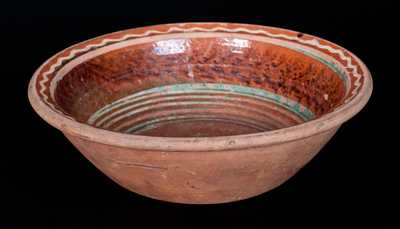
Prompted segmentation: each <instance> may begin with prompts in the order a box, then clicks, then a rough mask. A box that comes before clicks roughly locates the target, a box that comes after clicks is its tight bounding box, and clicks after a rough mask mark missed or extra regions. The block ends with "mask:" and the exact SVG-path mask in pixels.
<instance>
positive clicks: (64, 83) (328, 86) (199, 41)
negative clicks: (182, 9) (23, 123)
mask: <svg viewBox="0 0 400 229" xmlns="http://www.w3.org/2000/svg"><path fill="white" fill-rule="evenodd" d="M371 92H372V80H371V76H370V74H369V72H368V69H367V68H366V67H365V66H364V64H363V63H362V62H361V61H360V60H359V59H358V58H357V57H356V56H354V55H353V54H351V53H350V52H348V51H347V50H345V49H343V48H342V47H340V46H337V45H335V44H333V43H330V42H328V41H325V40H323V39H320V38H317V37H314V36H311V35H307V34H302V33H298V32H294V31H289V30H285V29H279V28H272V27H265V26H257V25H244V24H233V23H183V24H167V25H157V26H149V27H143V28H136V29H130V30H125V31H120V32H117V33H113V34H107V35H104V36H102V37H98V38H94V39H92V40H88V41H85V42H82V43H79V44H77V45H74V46H72V47H70V48H67V49H65V50H64V51H62V52H60V53H58V54H56V55H55V56H54V57H52V58H50V59H49V60H48V61H47V62H46V63H44V64H43V65H42V66H41V67H40V68H39V69H38V70H37V71H36V73H35V75H34V76H33V78H32V80H31V83H30V85H29V91H28V93H29V99H30V102H31V104H32V106H33V107H34V109H35V110H36V111H37V113H38V114H39V115H40V116H41V117H43V118H44V119H45V120H46V121H47V122H49V123H50V124H51V125H53V126H55V127H56V128H58V129H59V130H61V131H62V132H63V133H64V135H65V136H66V137H67V138H68V139H69V140H70V141H71V142H72V143H73V144H74V145H75V146H76V147H77V149H78V150H79V151H80V152H81V153H82V154H83V155H84V156H85V157H86V158H87V159H88V160H89V161H91V162H92V163H93V164H94V165H95V166H96V167H97V168H98V169H99V170H101V171H102V172H103V173H104V174H106V175H107V176H108V177H110V178H111V179H112V180H114V181H115V182H117V183H118V184H120V185H121V186H123V187H125V188H127V189H128V190H131V191H133V192H136V193H139V194H142V195H145V196H149V197H152V198H156V199H160V200H166V201H172V202H179V203H222V202H230V201H237V200H241V199H246V198H249V197H252V196H255V195H259V194H261V193H263V192H266V191H268V190H271V189H272V188H274V187H276V186H278V185H280V184H282V183H283V182H285V181H286V180H287V179H289V178H290V177H291V176H293V175H294V174H295V173H296V172H297V171H298V170H299V169H300V168H301V167H303V166H304V165H305V164H306V163H307V162H308V161H309V160H310V159H311V158H312V157H313V156H314V155H315V154H317V153H318V151H319V150H320V149H321V148H322V147H323V146H324V145H325V144H326V142H328V141H329V139H330V138H331V137H332V136H333V135H334V134H335V132H336V131H337V129H338V128H339V127H340V126H341V125H342V123H344V122H345V121H347V120H349V119H350V118H351V117H353V116H354V115H355V114H356V113H357V112H359V111H360V110H361V109H362V107H363V106H364V105H365V104H366V103H367V101H368V99H369V97H370V95H371ZM43 144H45V142H43Z"/></svg>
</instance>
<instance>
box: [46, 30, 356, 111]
mask: <svg viewBox="0 0 400 229" xmlns="http://www.w3.org/2000/svg"><path fill="white" fill-rule="evenodd" d="M217 31H222V32H244V33H249V34H256V35H260V34H262V35H266V36H269V37H273V38H284V39H287V40H295V41H298V42H300V43H302V44H308V45H312V46H315V47H318V48H320V49H323V50H327V51H329V52H330V53H333V54H337V55H338V56H339V57H340V58H341V59H342V60H343V61H345V62H346V66H345V67H346V68H348V69H351V72H352V74H353V76H354V77H355V78H356V80H355V82H354V86H355V88H354V89H353V91H351V92H350V93H351V94H350V97H349V98H347V99H346V100H345V103H347V102H348V101H349V100H351V99H352V98H353V97H354V96H355V95H356V93H357V91H358V89H359V87H360V86H361V82H360V80H361V77H362V75H361V74H359V73H358V69H357V66H355V65H353V64H352V61H351V58H350V57H349V56H346V55H345V53H344V52H343V51H342V50H340V49H335V48H332V47H331V46H329V45H323V44H320V43H319V41H318V40H317V39H315V38H313V39H310V40H304V39H300V38H299V37H297V36H289V35H286V34H274V33H270V32H268V31H265V30H262V29H257V30H249V29H246V28H235V29H228V28H224V27H214V28H210V29H207V28H201V27H192V28H186V29H185V28H179V27H170V28H169V29H167V30H166V31H159V30H147V31H146V32H144V33H140V34H126V35H124V36H122V37H121V38H115V39H112V38H106V39H103V40H102V41H100V43H98V44H89V45H87V46H86V47H84V48H81V49H73V50H71V51H70V52H69V54H68V55H67V56H63V57H59V58H58V59H57V61H56V63H54V64H53V65H51V66H50V68H49V70H47V71H46V72H44V73H43V78H42V80H40V81H39V86H40V90H39V93H40V95H42V98H43V100H44V102H45V103H46V104H47V105H49V106H50V107H51V108H52V109H53V110H55V111H56V112H58V113H61V114H63V113H62V112H61V111H59V110H58V109H57V108H56V107H55V106H54V105H53V104H52V103H50V102H49V101H48V100H49V97H48V96H47V95H46V94H45V93H44V92H45V91H46V86H45V84H46V83H47V82H48V81H49V80H50V79H49V76H50V74H52V73H53V72H54V71H55V70H56V69H57V68H58V67H60V66H61V65H62V63H63V61H66V60H71V59H73V58H74V57H76V55H77V54H78V53H82V52H87V51H89V50H90V49H92V48H97V47H101V46H104V45H107V43H111V42H113V43H114V42H120V41H124V40H127V39H131V38H138V37H145V36H149V35H157V34H167V33H171V32H217ZM53 99H54V98H53ZM63 115H66V114H63ZM67 116H68V115H67ZM68 117H70V116H68ZM70 118H71V117H70Z"/></svg>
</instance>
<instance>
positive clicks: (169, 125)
mask: <svg viewBox="0 0 400 229" xmlns="http://www.w3.org/2000/svg"><path fill="white" fill-rule="evenodd" d="M345 94H346V85H345V83H344V81H343V80H342V78H341V76H340V74H339V73H338V72H337V71H335V69H333V68H332V67H331V66H329V65H328V64H326V62H325V61H324V60H323V59H321V58H317V57H315V56H313V55H311V54H307V53H305V52H301V51H298V50H294V49H291V48H287V47H284V46H282V45H277V44H272V43H268V42H263V41H258V40H252V39H246V38H243V37H235V36H232V35H229V36H228V35H226V36H218V37H175V38H160V39H154V40H151V39H148V40H146V39H144V40H143V41H142V42H138V43H135V44H132V45H129V46H125V47H120V48H118V47H117V48H114V49H110V50H108V51H106V52H104V53H101V54H99V55H96V56H93V57H90V58H87V59H85V60H84V61H82V62H81V63H79V64H78V65H76V66H75V67H73V68H72V69H70V71H68V72H67V73H66V74H65V76H64V77H63V78H62V80H60V81H59V82H58V84H57V87H56V90H55V93H54V97H55V100H56V102H57V104H58V105H59V106H60V107H61V108H62V109H63V110H64V111H65V112H66V113H68V114H70V115H71V116H72V117H74V118H75V119H76V120H77V121H79V122H84V123H88V124H89V125H92V126H95V127H98V128H103V129H108V130H112V131H117V132H123V133H131V134H138V135H147V136H164V137H204V136H208V137H211V136H228V135H238V134H249V133H256V132H262V131H268V130H275V129H279V128H284V127H289V126H293V125H297V124H300V123H303V122H306V121H309V120H311V119H314V118H318V117H320V116H321V115H324V114H326V113H328V112H331V111H332V110H333V109H335V108H336V107H337V106H339V105H340V104H342V103H343V99H344V97H345Z"/></svg>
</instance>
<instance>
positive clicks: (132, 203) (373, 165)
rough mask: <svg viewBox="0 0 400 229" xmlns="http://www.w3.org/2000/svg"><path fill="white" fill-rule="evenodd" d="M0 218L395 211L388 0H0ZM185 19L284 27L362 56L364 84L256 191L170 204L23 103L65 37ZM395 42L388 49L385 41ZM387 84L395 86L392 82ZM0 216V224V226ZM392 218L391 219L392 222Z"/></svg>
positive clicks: (222, 217)
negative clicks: (242, 196) (358, 96)
mask: <svg viewBox="0 0 400 229" xmlns="http://www.w3.org/2000/svg"><path fill="white" fill-rule="evenodd" d="M0 4H1V6H0V15H1V16H0V25H1V33H0V41H1V57H0V58H1V64H0V73H1V74H0V77H1V84H0V85H1V88H0V90H1V97H0V98H1V102H2V106H1V115H2V119H1V120H2V122H1V127H2V128H1V132H2V137H1V143H2V144H1V156H0V210H1V212H3V213H1V214H0V228H18V227H21V224H26V225H29V226H30V227H40V228H47V227H48V228H59V227H61V228H114V227H115V228H119V227H123V228H126V227H130V228H135V227H138V228H139V227H140V228H141V227H144V226H146V227H149V228H153V227H167V228H169V227H174V228H176V227H179V226H182V227H185V228H192V227H195V228H200V227H210V226H214V225H221V226H224V227H223V228H225V227H233V226H239V227H243V228H248V227H250V226H253V227H255V226H258V227H266V226H270V225H272V224H276V223H278V224H281V225H282V224H287V223H295V224H296V225H299V224H300V223H306V224H308V225H309V224H311V223H313V224H315V223H316V222H318V221H320V220H321V221H322V224H316V225H319V226H321V227H326V226H327V225H333V224H336V223H340V224H341V225H344V224H343V223H344V222H345V221H351V222H353V223H355V224H357V225H359V224H362V223H364V224H370V223H378V224H386V223H395V222H396V220H397V222H398V220H399V204H400V202H399V197H398V195H399V189H398V188H397V186H396V183H399V181H400V177H399V174H400V173H399V168H400V166H399V156H398V155H399V149H398V145H399V141H398V140H397V139H398V133H396V129H397V128H398V125H397V123H398V120H399V119H398V115H396V114H398V113H397V111H395V108H396V107H398V105H399V102H398V101H399V100H398V99H399V97H398V89H397V88H398V83H399V80H398V78H399V77H400V75H399V73H398V71H396V70H397V69H399V68H398V54H395V53H396V52H397V51H395V49H397V48H398V47H396V46H397V45H398V42H399V41H398V39H397V38H396V37H397V36H398V35H396V30H399V23H398V22H396V19H397V17H396V14H398V12H397V11H396V10H395V6H394V4H393V3H392V2H391V1H375V2H367V1H362V2H361V1H360V2H355V1H296V2H295V1H273V2H272V1H259V2H255V1H235V2H234V1H189V0H187V1H171V0H169V1H159V2H157V1H155V0H153V1H150V0H147V1H146V0H144V1H140V2H139V1H125V2H120V3H118V2H117V1H108V2H106V1H96V2H91V3H89V2H84V1H77V2H71V1H51V2H50V1H49V2H37V1H32V2H16V1H15V2H6V3H0ZM185 21H186V22H187V21H221V22H241V23H253V24H262V25H270V26H276V27H284V28H288V29H292V30H297V31H301V32H304V33H309V34H313V35H316V36H320V37H322V38H325V39H328V40H330V41H333V42H335V43H337V44H339V45H341V46H343V47H345V48H347V49H349V50H350V51H352V52H353V53H355V54H356V55H357V56H359V57H360V58H361V59H362V60H363V61H364V62H365V63H366V65H367V66H368V67H369V69H370V71H371V73H372V76H373V80H374V91H373V95H372V97H371V99H370V101H369V103H368V104H367V106H366V107H365V108H364V109H363V110H362V111H361V112H360V113H359V114H358V115H357V116H355V117H354V118H353V119H352V120H351V121H349V122H347V123H345V124H344V125H343V126H342V128H341V129H340V130H339V131H338V133H337V134H336V135H335V136H334V138H333V139H332V140H331V141H330V142H329V143H328V144H327V145H326V147H325V148H323V149H322V150H321V152H320V153H319V154H318V155H317V156H316V157H315V158H314V159H313V160H312V161H311V162H310V163H309V164H307V165H306V166H305V167H304V168H303V169H302V170H301V171H300V172H299V173H298V174H296V175H295V176H294V177H293V178H291V179H290V180H289V181H288V182H286V183H285V184H283V185H281V186H280V187H278V188H276V189H274V190H272V191H270V192H268V193H265V194H263V195H260V196H257V197H254V198H251V199H248V200H243V201H239V202H235V203H229V204H220V205H203V206H201V205H181V204H172V203H167V202H162V201H157V200H152V199H149V198H146V197H142V196H139V195H137V194H135V193H132V192H129V191H127V190H125V189H123V188H121V187H119V186H118V185H117V184H115V183H114V182H112V181H111V180H110V179H108V178H107V177H106V176H105V175H103V174H102V173H100V172H99V171H98V170H97V169H96V168H95V167H94V166H93V165H92V164H90V163H89V162H88V161H87V160H86V159H85V158H84V157H83V156H82V155H81V154H80V153H79V152H78V151H77V150H76V149H75V148H74V147H73V146H72V145H71V144H70V143H69V142H68V141H67V140H66V139H65V138H64V136H63V135H62V134H61V133H60V132H59V131H57V130H56V129H54V128H52V127H51V126H49V125H48V124H46V123H45V122H44V121H43V120H42V119H40V118H39V116H38V115H36V114H35V113H34V111H33V110H32V109H31V107H30V105H29V102H28V99H27V85H28V82H29V79H30V77H31V76H32V74H33V72H34V70H35V69H36V68H37V67H38V66H39V65H40V64H41V63H42V62H44V61H45V60H46V59H47V58H49V57H50V56H51V55H53V54H54V53H56V52H58V51H60V50H61V49H63V48H66V47H68V46H70V45H72V44H74V43H77V42H79V41H83V40H86V39H89V38H92V37H95V36H98V35H102V34H104V33H109V32H113V31H117V30H122V29H127V28H131V27H138V26H145V25H152V24H159V23H171V22H185ZM397 53H398V52H397ZM396 89H397V90H396ZM3 225H4V226H3ZM393 228H394V227H393Z"/></svg>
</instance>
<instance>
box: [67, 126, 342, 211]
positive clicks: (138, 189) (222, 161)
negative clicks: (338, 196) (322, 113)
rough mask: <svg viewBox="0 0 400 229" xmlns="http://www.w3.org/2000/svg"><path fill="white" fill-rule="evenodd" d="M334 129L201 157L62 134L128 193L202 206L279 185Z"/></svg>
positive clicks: (247, 196)
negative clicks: (117, 145) (278, 142)
mask: <svg viewBox="0 0 400 229" xmlns="http://www.w3.org/2000/svg"><path fill="white" fill-rule="evenodd" d="M338 128H339V127H336V128H333V129H330V130H328V131H325V132H322V133H319V134H317V135H313V136H310V137H307V138H303V139H299V140H295V141H291V142H284V143H280V144H274V145H265V146H261V147H257V148H245V149H237V150H227V151H205V152H177V151H145V150H140V149H132V148H122V147H116V146H111V145H106V144H101V143H97V142H94V141H91V140H88V139H83V138H80V137H76V136H73V135H70V134H68V133H66V132H64V134H65V136H66V137H67V138H68V139H69V140H70V141H71V142H72V143H73V144H74V145H75V147H76V148H78V150H79V151H80V152H81V153H82V154H83V155H84V156H85V157H86V158H87V159H88V160H89V161H91V162H92V163H93V164H94V165H95V166H96V167H97V168H98V169H100V170H101V171H102V172H103V173H104V174H106V175H107V176H108V177H110V178H111V179H112V180H114V181H115V182H116V183H118V184H120V185H121V186H122V187H125V188H127V189H128V190H131V191H133V192H135V193H138V194H141V195H144V196H148V197H151V198H154V199H159V200H164V201H169V202H178V203H192V204H193V203H194V204H208V203H223V202H232V201H237V200H241V199H246V198H249V197H252V196H256V195H259V194H261V193H264V192H267V191H269V190H271V189H273V188H275V187H277V186H279V185H280V184H282V183H283V182H285V181H286V180H288V179H289V178H290V177H291V176H293V175H294V174H295V173H296V172H297V171H298V170H299V169H301V168H302V167H303V166H304V165H305V164H306V163H307V162H308V161H310V160H311V159H312V158H313V157H314V156H315V155H316V154H317V153H318V151H319V150H320V149H321V148H322V147H323V146H324V145H325V144H326V143H327V142H328V141H329V139H330V138H331V137H332V136H333V135H334V134H335V132H336V131H337V129H338ZM232 144H235V142H232Z"/></svg>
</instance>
